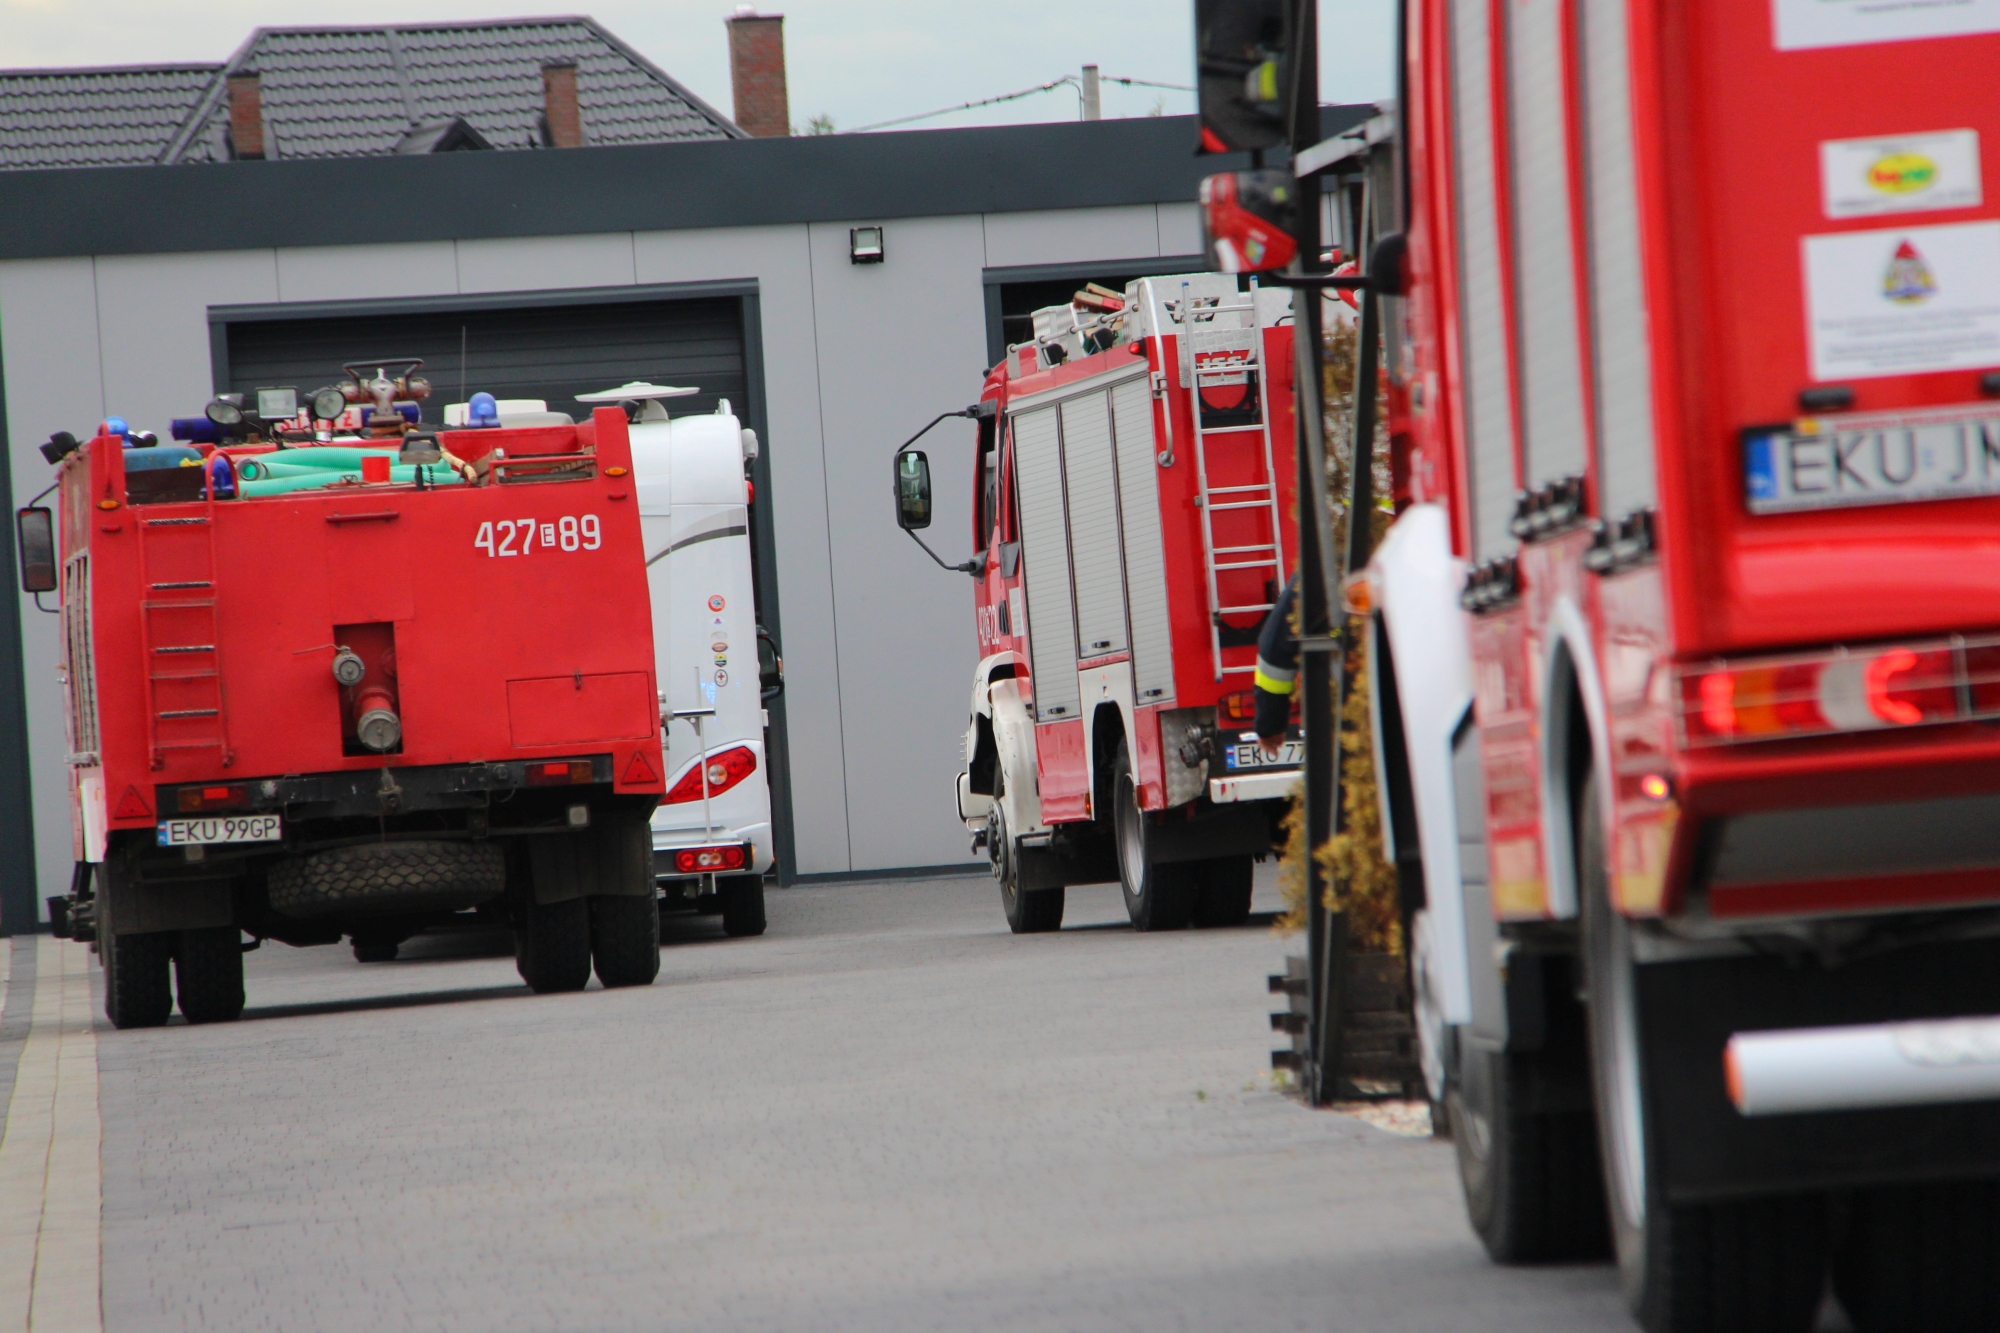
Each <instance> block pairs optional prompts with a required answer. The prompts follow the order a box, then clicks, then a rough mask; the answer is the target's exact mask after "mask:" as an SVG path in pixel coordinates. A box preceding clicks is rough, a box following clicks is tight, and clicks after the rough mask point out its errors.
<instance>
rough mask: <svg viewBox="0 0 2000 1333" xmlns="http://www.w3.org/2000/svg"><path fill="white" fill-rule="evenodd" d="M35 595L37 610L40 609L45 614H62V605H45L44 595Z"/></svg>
mask: <svg viewBox="0 0 2000 1333" xmlns="http://www.w3.org/2000/svg"><path fill="white" fill-rule="evenodd" d="M34 597H35V609H36V610H37V611H40V612H41V613H42V614H43V615H48V616H59V615H61V614H62V608H61V607H60V606H43V605H42V595H41V594H40V593H36V594H35V595H34Z"/></svg>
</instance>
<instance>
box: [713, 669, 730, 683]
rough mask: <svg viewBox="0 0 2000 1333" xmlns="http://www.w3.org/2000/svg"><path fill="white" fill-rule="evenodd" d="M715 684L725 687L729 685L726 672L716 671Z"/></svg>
mask: <svg viewBox="0 0 2000 1333" xmlns="http://www.w3.org/2000/svg"><path fill="white" fill-rule="evenodd" d="M715 683H716V684H717V685H718V686H722V685H727V684H728V683H729V673H728V672H727V671H723V670H720V669H717V671H716V673H715Z"/></svg>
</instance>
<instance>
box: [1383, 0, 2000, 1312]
mask: <svg viewBox="0 0 2000 1333" xmlns="http://www.w3.org/2000/svg"><path fill="white" fill-rule="evenodd" d="M1407 13H1408V20H1407V28H1406V34H1405V35H1406V39H1407V40H1406V42H1405V44H1404V46H1403V55H1402V60H1403V66H1404V79H1405V87H1406V88H1407V90H1408V96H1407V100H1406V101H1405V102H1404V103H1403V104H1402V105H1401V107H1400V108H1399V111H1400V117H1401V126H1400V143H1399V144H1398V145H1397V147H1396V150H1395V153H1396V155H1397V156H1396V157H1394V158H1392V157H1390V155H1389V153H1388V150H1386V149H1384V150H1380V151H1379V152H1378V154H1377V160H1378V161H1380V162H1389V161H1394V162H1396V167H1395V169H1394V170H1393V171H1391V172H1389V173H1387V174H1385V175H1382V176H1381V177H1380V178H1379V179H1378V180H1377V183H1376V185H1375V187H1374V189H1373V206H1372V215H1373V217H1374V219H1375V226H1376V229H1377V230H1378V231H1379V232H1380V233H1382V234H1383V235H1384V236H1388V235H1391V234H1393V233H1398V232H1400V233H1401V235H1402V237H1403V238H1404V239H1405V240H1406V249H1405V250H1404V251H1403V253H1404V255H1405V256H1406V257H1405V259H1404V261H1403V263H1402V264H1401V266H1400V273H1399V272H1398V265H1396V264H1395V263H1393V262H1391V258H1392V256H1393V255H1394V254H1395V250H1396V247H1388V248H1386V249H1384V250H1383V251H1382V252H1381V254H1382V256H1383V258H1382V260H1381V262H1378V263H1376V264H1375V265H1373V266H1371V269H1370V276H1371V280H1372V281H1373V282H1374V283H1375V284H1376V287H1377V290H1378V291H1380V292H1383V293H1386V294H1390V296H1391V299H1389V300H1388V301H1387V305H1388V307H1389V309H1388V311H1387V319H1386V329H1387V335H1386V341H1387V349H1386V356H1387V362H1388V373H1389V380H1390V390H1389V407H1390V424H1391V426H1392V439H1393V441H1394V444H1395V449H1396V459H1395V462H1396V475H1397V477H1398V481H1399V486H1400V487H1401V494H1400V496H1399V503H1400V509H1401V512H1400V516H1399V517H1398V518H1397V519H1396V521H1395V523H1394V525H1393V527H1392V528H1391V529H1390V531H1389V533H1388V535H1387V538H1386V539H1385V540H1384V542H1383V543H1382V545H1381V547H1380V548H1379V550H1377V551H1376V552H1375V554H1374V555H1373V558H1372V562H1371V563H1370V564H1369V566H1368V568H1367V569H1366V571H1365V576H1364V577H1363V578H1362V579H1361V580H1360V581H1359V582H1358V583H1356V584H1355V585H1354V586H1352V587H1350V589H1349V598H1350V605H1351V606H1358V607H1359V608H1360V609H1362V610H1364V611H1366V612H1367V613H1368V624H1369V625H1370V626H1371V629H1372V639H1373V651H1372V670H1373V673H1374V677H1373V683H1374V688H1375V694H1374V698H1375V700H1376V705H1377V714H1378V716H1377V732H1376V734H1377V737H1378V743H1379V747H1380V751H1381V753H1380V755H1379V764H1380V767H1379V775H1380V778H1381V786H1382V790H1383V793H1384V796H1385V799H1386V801H1387V809H1386V811H1385V817H1384V823H1385V827H1387V828H1388V829H1389V830H1390V832H1391V836H1392V840H1393V844H1394V845H1393V848H1392V850H1393V852H1394V854H1395V856H1396V859H1397V862H1398V864H1399V866H1400V868H1401V870H1402V874H1403V883H1404V887H1405V891H1406V893H1407V894H1408V895H1409V897H1410V903H1411V906H1412V908H1413V909H1414V915H1413V935H1414V952H1415V959H1414V963H1415V973H1416V984H1417V994H1418V1002H1417V1007H1418V1011H1419V1017H1420V1020H1421V1021H1420V1024H1419V1027H1420V1035H1421V1038H1422V1053H1423V1057H1424V1061H1425V1069H1426V1075H1427V1078H1428V1081H1429V1084H1430V1090H1431V1094H1432V1097H1433V1098H1434V1099H1435V1100H1436V1101H1437V1102H1438V1103H1439V1104H1440V1106H1441V1107H1442V1108H1445V1109H1447V1110H1448V1120H1449V1126H1450V1130H1451V1133H1452V1135H1453V1137H1454V1138H1455V1140H1456V1148H1457V1153H1458V1159H1459V1164H1460V1168H1461V1174H1462V1176H1463V1183H1464V1192H1465V1197H1466V1201H1467V1204H1468V1207H1469V1210H1470V1213H1471V1217H1472V1222H1473V1225H1474V1227H1475V1229H1476V1230H1477V1231H1478V1233H1479V1235H1480V1237H1481V1239H1482V1240H1483V1241H1484V1243H1485V1246H1486V1248H1487V1249H1488V1251H1489V1252H1490V1253H1491V1254H1492V1255H1493V1257H1494V1258H1496V1259H1499V1260H1502V1261H1506V1262H1525V1261H1533V1260H1545V1259H1551V1258H1560V1257H1565V1256H1583V1255H1589V1254H1592V1253H1595V1252H1601V1251H1606V1250H1608V1251H1611V1252H1613V1253H1615V1255H1616V1258H1617V1262H1618V1265H1619V1268H1620V1272H1621V1275H1622V1280H1623V1285H1624V1290H1625V1293H1626V1295H1627V1297H1628V1298H1629V1300H1630V1302H1631V1305H1632V1308H1633V1309H1634V1311H1635V1313H1636V1314H1637V1316H1638V1318H1639V1319H1640V1321H1641V1322H1642V1323H1643V1324H1644V1325H1645V1326H1646V1327H1647V1328H1648V1329H1651V1330H1656V1331H1661V1333H1664V1331H1665V1330H1698V1329H1720V1328H1743V1329H1767V1330H1784V1329H1799V1330H1803V1329H1807V1328H1810V1327H1814V1326H1815V1324H1814V1319H1815V1312H1816V1311H1817V1310H1818V1308H1819V1306H1820V1303H1821V1300H1822V1294H1823V1291H1824V1289H1825V1285H1826V1283H1827V1282H1828V1280H1829V1275H1830V1280H1831V1285H1832V1289H1833V1291H1834V1292H1835V1293H1836V1294H1837V1295H1838V1298H1839V1299H1840V1301H1841V1303H1842V1304H1843V1305H1844V1306H1845V1307H1846V1310H1847V1313H1848V1315H1849V1317H1850V1318H1851V1319H1852V1320H1853V1322H1854V1324H1855V1325H1856V1326H1857V1327H1859V1328H1861V1329H1864V1330H1875V1329H1891V1328H1898V1329H1900V1328H1912V1329H1931V1330H1941V1329H1972V1328H1982V1329H1984V1328H1993V1327H1995V1326H1997V1325H2000V1183H1996V1181H1995V1176H1996V1174H2000V1135H1997V1134H1996V1132H1995V1131H1996V1125H2000V1118H1996V1114H1997V1113H2000V1017H1996V1016H1995V1015H2000V837H1997V836H1996V832H1995V830H1996V829H2000V730H1996V728H1995V722H1996V720H2000V575H1996V573H1995V565H1994V563H1993V538H1992V532H1993V530H1994V527H1995V525H1996V523H2000V466H1996V464H2000V405H1997V404H1996V403H1995V402H1994V398H1995V396H1996V395H1997V394H2000V204H1996V197H1995V192H1994V191H1992V190H1989V189H1988V188H1987V187H1986V186H1985V185H1984V183H1983V179H1982V178H1983V172H1984V169H1985V167H1986V165H1988V164H1991V163H1992V162H1993V161H1994V159H1993V157H1992V156H1991V153H1992V145H1994V144H1995V143H2000V102H1996V100H1995V99H1994V97H1993V95H1992V88H1991V77H1990V76H1991V71H1992V70H1993V69H1994V68H1995V67H1996V64H2000V18H1997V17H1996V16H1995V13H1994V11H1993V10H1992V9H1991V8H1990V7H1988V8H1979V9H1977V10H1976V11H1975V9H1973V8H1970V7H1950V6H1944V7H1932V6H1903V5H1880V6H1875V5H1828V4H1822V3H1810V2H1808V0H1769V2H1767V3H1756V4H1741V3H1739V4H1721V3H1707V4H1692V5H1680V6H1658V5H1644V4H1633V5H1628V4H1625V3H1622V0H1581V3H1578V4H1575V5H1565V4H1562V3H1559V2H1558V0H1515V2H1514V3H1510V4H1507V5H1504V6H1495V5H1491V4H1488V3H1487V2H1486V0H1413V3H1411V4H1410V5H1408V6H1407Z"/></svg>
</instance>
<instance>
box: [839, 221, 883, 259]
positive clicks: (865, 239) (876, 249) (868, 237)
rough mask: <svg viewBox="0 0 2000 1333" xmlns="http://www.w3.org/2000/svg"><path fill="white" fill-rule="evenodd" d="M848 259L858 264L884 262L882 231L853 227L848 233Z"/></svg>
mask: <svg viewBox="0 0 2000 1333" xmlns="http://www.w3.org/2000/svg"><path fill="white" fill-rule="evenodd" d="M847 257H848V258H849V259H851V260H853V261H854V262H855V263H857V264H879V263H881V262H882V229H881V228H880V227H852V228H849V230H848V233H847Z"/></svg>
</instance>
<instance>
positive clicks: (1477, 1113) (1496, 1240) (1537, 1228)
mask: <svg viewBox="0 0 2000 1333" xmlns="http://www.w3.org/2000/svg"><path fill="white" fill-rule="evenodd" d="M1535 1059H1536V1057H1535V1056H1533V1055H1518V1054H1513V1055H1510V1054H1508V1053H1507V1052H1504V1051H1487V1050H1480V1049H1477V1048H1474V1047H1467V1048H1466V1049H1464V1050H1463V1051H1461V1053H1460V1056H1459V1064H1458V1069H1457V1070H1456V1071H1455V1076H1454V1077H1452V1078H1450V1079H1448V1080H1447V1086H1446V1091H1445V1108H1446V1116H1445V1118H1446V1120H1447V1121H1448V1122H1449V1123H1450V1126H1451V1137H1452V1142H1453V1145H1454V1146H1455V1147H1456V1149H1457V1152H1458V1176H1459V1183H1460V1184H1461V1185H1462V1186H1463V1187H1464V1190H1465V1209H1466V1213H1467V1214H1468V1215H1469V1216H1470V1218H1471V1221H1472V1229H1473V1231H1474V1232H1476V1233H1477V1234H1478V1236H1479V1241H1480V1243H1481V1244H1482V1245H1484V1246H1485V1247H1486V1253H1487V1254H1489V1255H1491V1256H1492V1258H1493V1260H1494V1262H1496V1263H1503V1264H1532V1263H1550V1262H1557V1261H1564V1260H1578V1259H1596V1258H1600V1257H1602V1256H1603V1254H1604V1252H1605V1250H1606V1248H1607V1247H1606V1237H1605V1229H1604V1193H1603V1189H1602V1186H1601V1185H1600V1183H1599V1179H1598V1174H1597V1152H1596V1144H1595V1138H1596V1136H1595V1135H1594V1134H1593V1133H1592V1132H1591V1124H1590V1115H1589V1113H1588V1112H1585V1111H1565V1112H1546V1111H1544V1112H1533V1111H1530V1110H1528V1109H1526V1108H1527V1100H1528V1090H1529V1088H1530V1087H1532V1086H1533V1080H1534V1076H1535V1072H1536V1071H1535V1069H1534V1061H1535Z"/></svg>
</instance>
